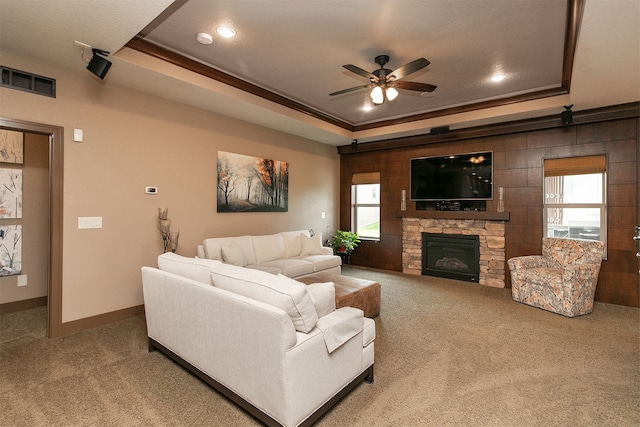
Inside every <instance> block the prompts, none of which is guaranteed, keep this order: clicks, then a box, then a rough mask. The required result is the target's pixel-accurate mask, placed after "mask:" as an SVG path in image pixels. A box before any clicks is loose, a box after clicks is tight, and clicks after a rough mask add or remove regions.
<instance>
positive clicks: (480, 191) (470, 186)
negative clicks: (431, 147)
mask: <svg viewBox="0 0 640 427" xmlns="http://www.w3.org/2000/svg"><path fill="white" fill-rule="evenodd" d="M492 157H493V152H491V151H485V152H481V153H468V154H455V155H450V156H440V157H420V158H414V159H411V165H410V166H411V200H415V201H444V200H491V199H492V198H493V181H492V175H493V166H492Z"/></svg>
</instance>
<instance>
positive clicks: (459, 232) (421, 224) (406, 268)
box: [402, 218, 505, 288]
mask: <svg viewBox="0 0 640 427" xmlns="http://www.w3.org/2000/svg"><path fill="white" fill-rule="evenodd" d="M423 233H428V234H429V235H449V236H477V238H478V254H479V257H478V280H477V283H479V284H480V285H485V286H492V287H497V288H504V287H505V239H504V235H505V221H502V220H491V219H448V218H446V219H444V218H403V220H402V271H403V272H404V273H407V274H415V275H421V274H423V251H422V235H423ZM454 249H455V248H454ZM455 252H456V251H455V250H454V251H453V252H449V255H452V254H454V253H455ZM449 258H451V257H449ZM449 261H450V262H455V261H454V260H449Z"/></svg>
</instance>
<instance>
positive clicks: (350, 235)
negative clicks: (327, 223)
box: [331, 230, 360, 255]
mask: <svg viewBox="0 0 640 427" xmlns="http://www.w3.org/2000/svg"><path fill="white" fill-rule="evenodd" d="M358 243H360V239H359V238H358V235H357V234H356V233H354V232H353V231H343V230H337V231H336V232H335V233H333V236H332V238H331V247H332V248H333V252H334V253H336V254H338V253H344V254H347V255H349V254H351V252H353V250H354V249H355V248H356V247H357V246H358Z"/></svg>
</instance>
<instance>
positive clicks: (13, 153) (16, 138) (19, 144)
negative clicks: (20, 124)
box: [0, 129, 24, 164]
mask: <svg viewBox="0 0 640 427" xmlns="http://www.w3.org/2000/svg"><path fill="white" fill-rule="evenodd" d="M0 162H3V163H19V164H22V163H23V162H24V133H23V132H16V131H13V130H7V129H0Z"/></svg>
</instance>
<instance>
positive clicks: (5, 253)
mask: <svg viewBox="0 0 640 427" xmlns="http://www.w3.org/2000/svg"><path fill="white" fill-rule="evenodd" d="M20 273H22V226H21V225H2V226H0V276H13V275H16V274H20Z"/></svg>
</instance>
